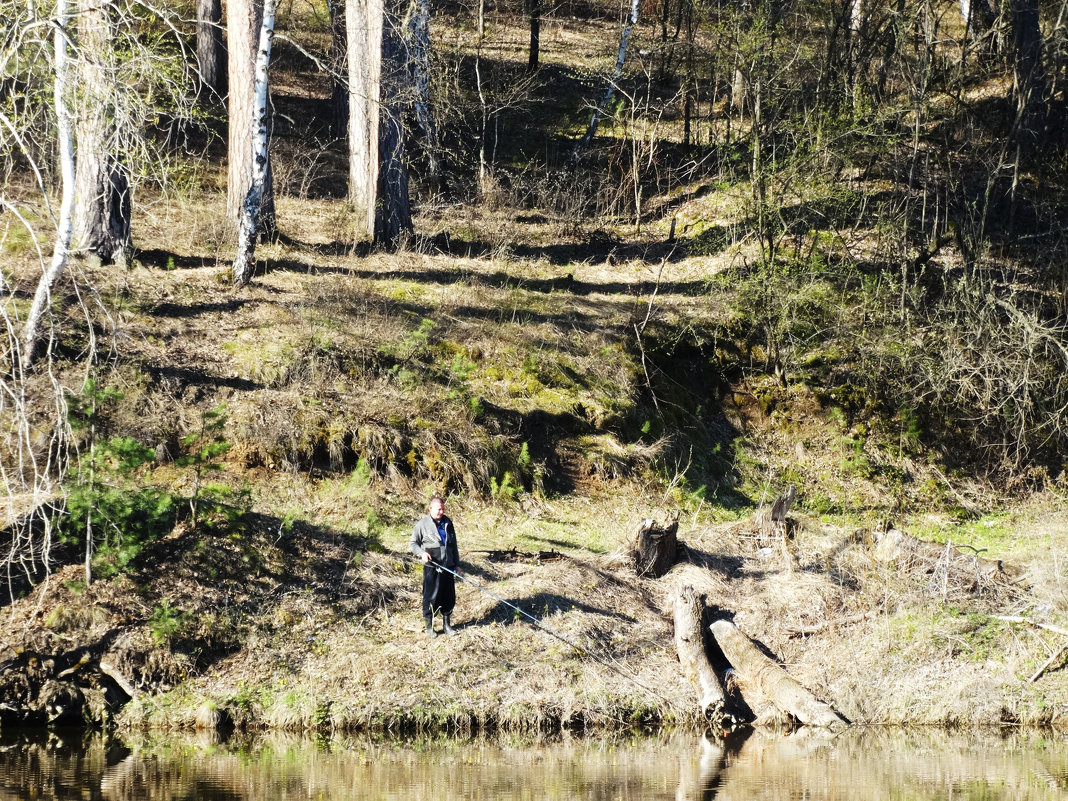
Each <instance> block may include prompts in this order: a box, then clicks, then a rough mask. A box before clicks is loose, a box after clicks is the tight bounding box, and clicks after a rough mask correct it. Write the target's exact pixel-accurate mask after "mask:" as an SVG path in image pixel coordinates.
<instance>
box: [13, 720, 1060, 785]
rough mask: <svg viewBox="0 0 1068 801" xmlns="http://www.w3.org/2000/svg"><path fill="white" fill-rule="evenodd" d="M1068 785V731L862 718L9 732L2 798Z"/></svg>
mask: <svg viewBox="0 0 1068 801" xmlns="http://www.w3.org/2000/svg"><path fill="white" fill-rule="evenodd" d="M713 798H714V799H721V800H723V801H726V800H727V799H738V800H741V799H746V800H747V801H749V800H752V799H769V801H771V800H772V799H774V800H775V801H780V800H781V801H796V800H797V799H806V800H808V799H835V800H838V799H841V800H842V801H846V800H847V799H849V800H852V799H856V801H873V800H874V799H894V800H895V801H896V800H897V799H900V800H901V801H906V800H907V801H921V800H922V799H945V800H946V801H948V800H949V799H953V801H992V800H993V799H1012V800H1013V801H1027V800H1030V799H1036V800H1037V799H1061V800H1063V799H1066V798H1068V735H1064V734H1050V733H1040V732H1035V731H1015V730H1008V731H1005V730H1002V731H984V732H978V733H976V732H970V733H946V732H941V731H927V730H921V731H916V730H909V731H901V730H896V729H893V730H888V729H859V728H857V729H850V730H847V731H846V732H844V733H842V734H839V735H837V736H833V735H831V734H828V733H824V732H815V731H801V732H798V733H794V734H792V735H778V734H775V735H772V734H766V733H762V732H754V733H748V734H742V735H734V736H732V737H731V738H730V739H729V740H728V741H726V742H721V741H711V740H707V739H704V738H701V737H698V736H694V735H688V734H687V735H679V734H676V735H661V736H656V737H639V736H633V737H624V736H619V737H612V738H603V737H602V738H578V737H570V738H567V737H565V738H559V737H557V738H552V739H546V740H540V741H539V740H529V739H527V740H524V739H521V738H508V737H492V738H480V739H474V740H407V741H395V742H391V741H380V740H372V739H369V738H359V737H351V738H339V739H325V740H308V739H302V738H297V737H287V736H280V735H267V736H262V737H257V738H254V739H250V738H242V737H231V738H229V739H227V740H225V741H220V740H219V739H218V738H217V737H210V736H194V735H189V736H182V737H173V736H168V737H145V736H134V737H126V736H122V737H120V736H111V737H104V736H101V735H99V734H92V735H83V734H81V733H72V732H64V733H59V734H55V733H53V734H48V733H12V732H7V733H5V734H3V736H0V801H7V799H25V800H27V801H29V799H34V800H35V801H36V800H37V799H41V800H42V801H44V800H47V799H115V800H117V799H124V800H126V799H129V800H130V801H133V800H134V799H137V801H145V800H147V801H171V800H173V801H194V800H196V799H204V800H207V799H212V800H213V801H224V800H227V801H229V800H233V801H236V800H237V799H242V800H243V801H259V800H260V799H263V801H290V800H292V801H297V799H300V801H308V800H309V799H317V800H318V801H331V800H333V799H337V800H338V801H340V800H341V799H346V800H348V799H352V800H353V801H356V800H358V799H359V800H362V799H375V800H376V801H385V800H386V799H405V801H409V800H411V801H420V800H421V799H426V801H430V800H431V799H433V801H444V800H446V799H476V800H483V799H484V800H485V801H496V800H497V799H500V800H501V801H527V800H528V799H529V800H531V801H534V800H536V799H553V800H554V801H556V800H560V801H565V800H567V799H620V800H623V799H643V801H644V800H645V799H676V800H677V801H683V800H684V799H713Z"/></svg>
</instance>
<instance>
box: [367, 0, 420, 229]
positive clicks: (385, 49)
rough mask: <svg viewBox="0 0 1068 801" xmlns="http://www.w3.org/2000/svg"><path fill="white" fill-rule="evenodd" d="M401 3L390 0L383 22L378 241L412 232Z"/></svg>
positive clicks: (377, 205)
mask: <svg viewBox="0 0 1068 801" xmlns="http://www.w3.org/2000/svg"><path fill="white" fill-rule="evenodd" d="M396 5H397V3H396V2H392V1H391V0H387V3H386V9H385V10H386V15H387V16H386V19H385V24H384V25H383V26H382V82H381V86H382V95H381V116H380V117H379V121H378V161H379V163H378V186H377V196H376V198H375V200H376V202H375V228H374V244H375V245H376V246H378V247H389V248H392V247H394V246H396V245H397V244H398V243H399V242H400V241H401V240H402V239H403V238H404V237H406V236H407V235H408V234H410V233H412V231H413V228H412V211H411V204H410V201H409V197H408V158H407V154H406V152H405V148H404V106H403V100H402V95H403V89H404V83H405V78H406V76H407V74H408V70H407V63H406V61H405V48H404V42H403V40H402V39H401V37H400V35H399V28H400V15H399V14H398V13H396V12H397V11H398V9H397V8H396Z"/></svg>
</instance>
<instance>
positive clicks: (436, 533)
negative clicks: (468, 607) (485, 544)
mask: <svg viewBox="0 0 1068 801" xmlns="http://www.w3.org/2000/svg"><path fill="white" fill-rule="evenodd" d="M411 549H412V553H414V554H415V555H416V556H418V557H419V558H420V559H422V560H423V620H425V621H426V633H427V634H429V635H430V636H431V637H437V636H438V633H437V632H436V631H434V614H435V613H436V612H441V615H442V617H443V618H444V619H445V633H446V634H455V633H456V629H454V628H453V627H452V623H451V622H450V620H449V618H450V616H451V615H452V609H453V607H454V606H455V605H456V580H455V578H454V576H453V575H452V573H446V572H445V571H444V570H441V569H439V568H438V567H436V565H435V563H436V564H437V565H444V566H445V567H447V568H449V570H455V571H456V572H459V567H460V549H459V548H458V547H457V545H456V529H455V528H453V525H452V520H450V519H449V518H448V517H447V516H446V515H445V501H443V500H442V499H441V498H440V497H438V496H437V495H435V496H434V497H433V498H431V499H430V508H429V509H428V510H427V514H426V516H425V517H423V518H422V519H420V520H419V522H418V523H416V524H415V529H414V530H413V531H412V542H411Z"/></svg>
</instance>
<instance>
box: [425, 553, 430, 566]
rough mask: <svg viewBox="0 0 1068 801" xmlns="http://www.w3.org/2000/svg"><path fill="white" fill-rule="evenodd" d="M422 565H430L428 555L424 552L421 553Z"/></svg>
mask: <svg viewBox="0 0 1068 801" xmlns="http://www.w3.org/2000/svg"><path fill="white" fill-rule="evenodd" d="M423 564H424V565H428V564H430V554H429V553H427V552H426V551H423Z"/></svg>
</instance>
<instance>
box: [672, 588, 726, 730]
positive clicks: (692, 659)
mask: <svg viewBox="0 0 1068 801" xmlns="http://www.w3.org/2000/svg"><path fill="white" fill-rule="evenodd" d="M704 601H705V599H704V597H703V596H700V595H698V594H697V592H696V591H695V590H694V588H693V587H688V586H687V587H679V588H678V590H677V591H676V593H675V648H676V650H677V651H678V652H679V664H680V665H681V666H682V674H683V675H684V676H685V677H686V678H687V679H689V680H690V683H691V684H693V686H694V687H695V688H696V689H697V702H698V703H699V704H700V705H701V711H702V712H703V713H704V715H705V717H706V718H708V719H709V720H711V721H713V723H715V724H717V725H719V724H722V722H723V720H724V718H725V717H726V713H725V711H724V707H725V705H726V698H725V696H724V694H723V687H722V686H720V683H719V680H718V679H717V678H716V674H715V672H714V671H713V670H712V665H711V664H710V663H709V661H708V653H707V651H706V648H705V638H704V628H703V627H702V626H701V611H702V610H703V609H704V605H705V603H704Z"/></svg>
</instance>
